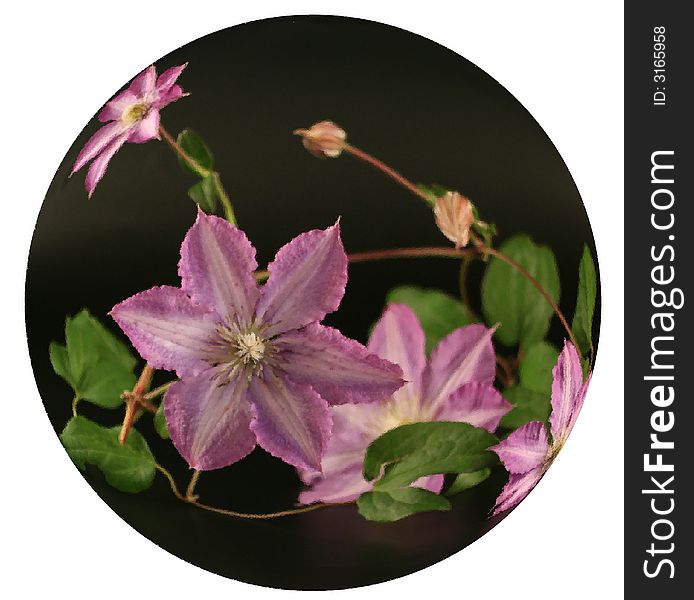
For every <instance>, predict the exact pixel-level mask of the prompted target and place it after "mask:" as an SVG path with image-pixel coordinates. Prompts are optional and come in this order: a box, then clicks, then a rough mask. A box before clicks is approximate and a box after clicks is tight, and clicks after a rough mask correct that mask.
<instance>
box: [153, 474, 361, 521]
mask: <svg viewBox="0 0 694 600" xmlns="http://www.w3.org/2000/svg"><path fill="white" fill-rule="evenodd" d="M154 466H155V467H156V469H157V471H159V472H160V473H161V474H162V475H163V476H164V477H166V479H167V481H168V482H169V486H170V487H171V491H172V492H173V495H174V496H176V498H178V499H179V500H181V501H182V502H185V503H186V504H190V505H192V506H195V507H197V508H201V509H202V510H207V511H209V512H213V513H217V514H220V515H226V516H228V517H236V518H238V519H276V518H278V517H289V516H291V515H300V514H302V513H307V512H312V511H314V510H317V509H319V508H325V507H327V506H344V505H346V504H351V502H335V503H318V504H310V505H308V506H302V507H301V508H293V509H289V510H281V511H279V512H274V513H242V512H237V511H235V510H227V509H226V508H218V507H216V506H210V505H209V504H203V503H202V502H198V501H197V496H189V495H188V494H186V495H185V496H184V495H183V494H181V492H180V491H179V489H178V486H177V485H176V481H175V479H174V478H173V475H171V473H170V472H169V471H168V470H167V469H165V468H164V467H162V466H161V465H160V464H158V463H155V464H154ZM196 473H198V474H199V471H196ZM194 476H195V475H194ZM191 482H192V480H191ZM188 487H189V488H190V484H189V486H188Z"/></svg>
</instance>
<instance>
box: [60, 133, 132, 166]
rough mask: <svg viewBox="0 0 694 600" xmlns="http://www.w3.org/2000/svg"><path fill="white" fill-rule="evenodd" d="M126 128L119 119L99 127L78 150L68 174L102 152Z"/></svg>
mask: <svg viewBox="0 0 694 600" xmlns="http://www.w3.org/2000/svg"><path fill="white" fill-rule="evenodd" d="M127 129H128V127H127V126H126V125H124V124H123V123H121V122H120V121H116V122H114V123H108V124H106V125H104V126H103V127H101V128H99V129H98V130H97V131H96V132H95V133H94V135H92V137H90V138H89V140H88V141H87V143H86V144H85V145H84V148H82V150H80V153H79V154H78V155H77V158H76V159H75V164H74V165H72V171H70V175H72V174H73V173H76V172H77V171H79V170H80V169H81V168H82V167H83V166H84V165H86V164H87V163H88V162H89V161H90V160H92V159H93V158H94V157H96V156H97V155H98V154H100V153H101V152H103V151H104V149H105V148H106V147H107V146H108V145H109V144H111V143H112V142H113V141H114V140H115V139H116V138H118V137H119V136H121V135H122V134H123V133H124V132H125V131H127Z"/></svg>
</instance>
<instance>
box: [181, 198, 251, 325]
mask: <svg viewBox="0 0 694 600" xmlns="http://www.w3.org/2000/svg"><path fill="white" fill-rule="evenodd" d="M257 266H258V264H257V263H256V261H255V248H253V246H252V245H251V243H250V242H249V241H248V238H247V237H246V234H245V233H243V231H241V230H240V229H238V228H237V227H234V226H233V225H231V224H230V223H228V222H227V221H225V220H224V219H221V218H219V217H215V216H211V215H206V214H205V213H204V212H202V211H201V210H198V217H197V219H196V221H195V224H194V225H193V226H192V227H191V228H190V229H189V230H188V233H187V234H186V237H185V239H184V240H183V245H182V246H181V260H180V262H179V263H178V272H179V274H180V276H181V287H182V288H183V289H184V290H185V291H186V292H188V293H189V294H190V296H191V297H192V298H193V300H195V301H196V302H199V303H200V304H204V305H206V306H209V307H210V308H212V309H214V310H216V311H217V314H218V315H219V317H220V318H221V319H223V320H225V321H226V320H229V321H233V322H237V323H240V324H241V325H244V326H245V325H248V324H249V323H250V321H251V319H252V316H253V310H254V309H255V304H256V301H257V299H258V295H259V291H258V286H257V284H256V282H255V277H254V275H253V272H254V271H255V269H256V267H257Z"/></svg>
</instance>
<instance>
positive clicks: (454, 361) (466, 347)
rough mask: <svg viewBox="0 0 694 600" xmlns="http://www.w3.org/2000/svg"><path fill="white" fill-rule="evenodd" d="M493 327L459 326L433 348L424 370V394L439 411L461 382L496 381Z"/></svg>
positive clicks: (430, 404) (429, 402)
mask: <svg viewBox="0 0 694 600" xmlns="http://www.w3.org/2000/svg"><path fill="white" fill-rule="evenodd" d="M493 333H494V329H490V328H488V327H485V326H484V325H479V324H476V325H468V326H466V327H461V328H460V329H456V330H455V331H454V332H453V333H451V334H449V335H448V336H446V337H445V338H444V339H442V340H441V341H440V342H439V343H438V344H437V345H436V347H435V348H434V350H433V351H432V353H431V358H430V359H429V365H428V366H427V368H426V370H425V371H424V384H423V387H424V397H425V402H426V403H427V404H428V407H429V408H430V409H432V410H436V409H437V408H438V406H439V405H440V404H441V403H442V402H444V401H445V400H446V399H447V398H448V396H450V395H451V394H452V393H453V392H454V391H455V390H457V389H458V388H459V387H460V386H461V385H463V384H466V383H471V382H478V383H488V384H491V383H493V382H494V377H495V374H496V354H495V353H494V347H493V346H492V334H493Z"/></svg>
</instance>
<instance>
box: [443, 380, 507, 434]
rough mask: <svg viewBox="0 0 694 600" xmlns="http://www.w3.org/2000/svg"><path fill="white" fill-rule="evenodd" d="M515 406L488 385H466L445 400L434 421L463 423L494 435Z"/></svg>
mask: <svg viewBox="0 0 694 600" xmlns="http://www.w3.org/2000/svg"><path fill="white" fill-rule="evenodd" d="M512 408H513V406H512V405H511V403H510V402H508V401H507V400H506V399H505V398H504V397H503V396H502V395H501V394H500V393H499V392H498V390H496V389H495V388H494V387H493V386H491V385H490V384H488V383H466V384H465V385H462V386H460V387H459V388H458V389H457V390H456V391H455V392H453V393H452V394H450V395H449V396H448V398H446V400H444V401H443V402H442V403H441V404H440V405H439V408H438V410H437V412H436V414H435V415H434V418H433V420H434V421H462V422H464V423H470V425H474V426H475V427H482V428H484V429H486V430H487V431H489V432H491V433H494V431H495V430H496V428H497V427H498V426H499V421H500V420H501V417H503V416H504V415H505V414H506V413H507V412H509V411H510V410H511V409H512Z"/></svg>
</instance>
